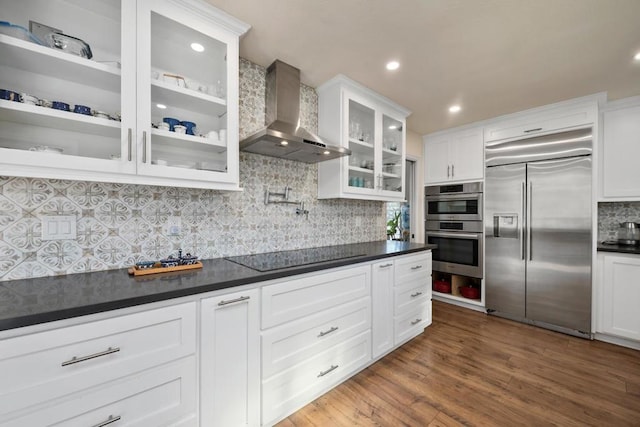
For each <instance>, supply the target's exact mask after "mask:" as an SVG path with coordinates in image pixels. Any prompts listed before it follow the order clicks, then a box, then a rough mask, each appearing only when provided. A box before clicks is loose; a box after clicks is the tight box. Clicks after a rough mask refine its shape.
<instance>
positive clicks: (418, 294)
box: [411, 292, 422, 298]
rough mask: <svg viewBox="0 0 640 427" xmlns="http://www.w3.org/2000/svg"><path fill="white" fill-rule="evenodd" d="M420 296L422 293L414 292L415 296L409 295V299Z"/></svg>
mask: <svg viewBox="0 0 640 427" xmlns="http://www.w3.org/2000/svg"><path fill="white" fill-rule="evenodd" d="M420 295H422V292H416V293H415V294H411V298H415V297H419V296H420Z"/></svg>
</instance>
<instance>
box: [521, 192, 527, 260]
mask: <svg viewBox="0 0 640 427" xmlns="http://www.w3.org/2000/svg"><path fill="white" fill-rule="evenodd" d="M525 193H526V187H525V183H524V181H523V182H522V186H521V187H520V200H521V201H522V218H523V221H522V222H521V224H520V259H522V260H524V253H525V244H526V240H525V238H524V231H525V228H526V226H527V222H526V221H527V218H526V216H525V209H526V200H525Z"/></svg>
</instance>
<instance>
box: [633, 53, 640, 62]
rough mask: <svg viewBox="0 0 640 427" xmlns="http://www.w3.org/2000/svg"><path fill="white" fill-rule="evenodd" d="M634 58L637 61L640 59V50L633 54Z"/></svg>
mask: <svg viewBox="0 0 640 427" xmlns="http://www.w3.org/2000/svg"><path fill="white" fill-rule="evenodd" d="M633 59H635V60H636V61H640V52H638V53H636V54H635V55H634V56H633Z"/></svg>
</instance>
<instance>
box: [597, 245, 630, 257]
mask: <svg viewBox="0 0 640 427" xmlns="http://www.w3.org/2000/svg"><path fill="white" fill-rule="evenodd" d="M598 252H618V253H621V254H636V255H640V246H638V245H635V246H629V245H619V244H617V243H607V242H598Z"/></svg>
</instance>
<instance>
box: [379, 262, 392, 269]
mask: <svg viewBox="0 0 640 427" xmlns="http://www.w3.org/2000/svg"><path fill="white" fill-rule="evenodd" d="M392 265H393V263H392V262H390V263H389V264H382V265H381V266H380V268H387V267H391V266H392Z"/></svg>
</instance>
